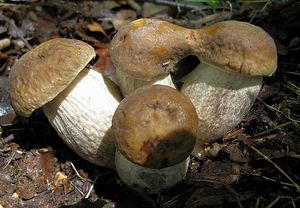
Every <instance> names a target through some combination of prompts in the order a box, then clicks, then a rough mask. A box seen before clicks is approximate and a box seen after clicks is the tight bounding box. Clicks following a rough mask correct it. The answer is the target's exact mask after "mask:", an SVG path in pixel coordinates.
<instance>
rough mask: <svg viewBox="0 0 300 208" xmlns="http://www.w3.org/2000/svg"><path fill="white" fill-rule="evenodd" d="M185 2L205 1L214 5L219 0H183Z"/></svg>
mask: <svg viewBox="0 0 300 208" xmlns="http://www.w3.org/2000/svg"><path fill="white" fill-rule="evenodd" d="M184 1H185V2H190V3H207V4H208V5H209V6H211V7H213V8H214V7H216V6H217V5H218V3H219V0H184Z"/></svg>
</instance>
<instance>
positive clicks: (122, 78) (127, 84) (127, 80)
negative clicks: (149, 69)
mask: <svg viewBox="0 0 300 208" xmlns="http://www.w3.org/2000/svg"><path fill="white" fill-rule="evenodd" d="M116 75H117V79H118V83H119V86H120V89H121V91H122V95H123V96H124V97H125V96H127V95H128V94H130V93H132V92H133V91H134V90H136V89H138V88H140V87H142V86H147V85H153V84H161V85H165V86H169V87H173V88H175V85H174V83H173V81H172V78H171V75H168V76H166V77H164V78H160V79H156V80H155V79H154V80H151V81H146V80H141V79H136V78H134V77H133V76H130V75H128V74H126V73H124V72H123V71H121V70H116Z"/></svg>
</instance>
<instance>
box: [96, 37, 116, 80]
mask: <svg viewBox="0 0 300 208" xmlns="http://www.w3.org/2000/svg"><path fill="white" fill-rule="evenodd" d="M94 48H95V52H96V54H97V56H99V59H98V60H97V61H96V63H95V64H94V65H93V69H94V70H95V71H98V72H100V73H102V74H104V75H105V76H107V77H108V78H109V79H110V80H112V81H113V82H115V83H116V84H117V78H116V73H115V67H114V66H113V63H112V61H111V58H110V55H109V48H108V46H107V45H106V44H104V43H102V42H100V41H97V42H95V43H94Z"/></svg>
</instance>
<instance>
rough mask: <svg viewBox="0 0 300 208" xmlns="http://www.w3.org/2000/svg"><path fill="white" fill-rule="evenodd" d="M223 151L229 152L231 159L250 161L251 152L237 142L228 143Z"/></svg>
mask: <svg viewBox="0 0 300 208" xmlns="http://www.w3.org/2000/svg"><path fill="white" fill-rule="evenodd" d="M222 151H224V152H226V153H228V154H229V159H230V160H232V161H235V162H240V163H246V162H249V161H250V156H249V152H248V151H247V149H246V148H242V147H241V146H240V145H239V144H237V143H232V144H229V145H227V146H226V147H224V148H223V149H222Z"/></svg>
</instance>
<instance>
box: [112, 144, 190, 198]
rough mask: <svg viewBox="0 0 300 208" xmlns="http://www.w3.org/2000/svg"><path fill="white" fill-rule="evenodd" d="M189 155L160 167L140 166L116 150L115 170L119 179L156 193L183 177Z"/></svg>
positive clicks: (141, 189)
mask: <svg viewBox="0 0 300 208" xmlns="http://www.w3.org/2000/svg"><path fill="white" fill-rule="evenodd" d="M189 161H190V157H188V158H187V159H186V160H184V161H182V162H180V163H178V164H176V165H173V166H170V167H166V168H161V169H153V168H147V167H143V166H140V165H138V164H135V163H133V162H131V161H130V160H128V159H127V158H126V157H124V156H123V155H122V154H121V153H120V152H119V151H118V150H117V151H116V156H115V164H116V171H117V172H118V174H119V177H120V178H121V180H122V181H123V182H124V183H126V184H127V185H129V186H130V187H133V188H134V189H136V190H138V191H140V192H146V193H149V194H156V193H158V192H160V191H161V190H164V189H168V188H170V187H172V186H174V185H175V184H176V183H178V182H180V181H182V179H183V178H184V177H185V175H186V173H187V170H188V166H189Z"/></svg>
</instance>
